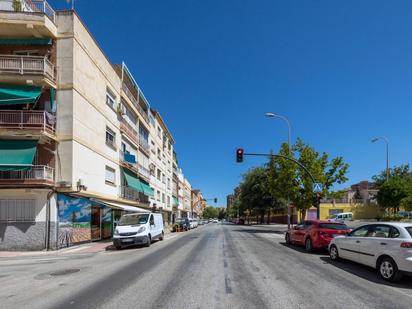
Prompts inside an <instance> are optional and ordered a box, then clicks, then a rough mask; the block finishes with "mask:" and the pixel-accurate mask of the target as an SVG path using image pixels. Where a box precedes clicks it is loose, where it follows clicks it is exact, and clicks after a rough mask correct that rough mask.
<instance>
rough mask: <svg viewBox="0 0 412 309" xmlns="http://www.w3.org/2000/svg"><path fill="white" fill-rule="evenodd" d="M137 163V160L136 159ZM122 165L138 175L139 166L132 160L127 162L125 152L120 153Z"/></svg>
mask: <svg viewBox="0 0 412 309" xmlns="http://www.w3.org/2000/svg"><path fill="white" fill-rule="evenodd" d="M135 161H136V158H135ZM120 163H121V165H122V166H124V167H126V168H128V169H130V170H132V171H133V172H135V173H136V174H137V173H138V172H139V168H138V164H137V163H136V162H134V163H133V162H130V160H127V158H126V157H125V154H124V152H123V151H120Z"/></svg>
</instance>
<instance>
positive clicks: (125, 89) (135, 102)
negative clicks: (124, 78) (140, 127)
mask: <svg viewBox="0 0 412 309" xmlns="http://www.w3.org/2000/svg"><path fill="white" fill-rule="evenodd" d="M122 90H123V92H124V93H125V95H126V97H127V98H128V99H129V100H130V101H131V102H132V104H133V106H134V107H135V108H136V109H137V111H138V112H139V114H140V115H141V116H142V117H143V119H144V120H145V121H146V123H147V124H149V116H148V115H147V112H145V111H144V109H143V108H142V107H141V106H140V104H139V100H138V99H137V98H136V97H135V96H134V95H133V94H132V92H131V91H130V89H129V87H127V85H126V84H125V83H123V85H122Z"/></svg>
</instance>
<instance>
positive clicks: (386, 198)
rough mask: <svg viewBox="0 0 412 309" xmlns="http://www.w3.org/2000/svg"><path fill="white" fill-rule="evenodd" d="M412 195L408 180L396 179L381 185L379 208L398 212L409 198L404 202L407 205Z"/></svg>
mask: <svg viewBox="0 0 412 309" xmlns="http://www.w3.org/2000/svg"><path fill="white" fill-rule="evenodd" d="M410 195H412V187H411V184H410V183H409V182H408V181H407V180H406V179H401V178H398V177H394V178H389V180H388V181H386V182H385V183H383V184H382V185H380V187H379V191H378V195H377V200H378V204H379V207H381V208H383V209H393V211H394V212H398V211H399V207H400V206H401V202H402V200H403V199H405V198H408V199H406V200H405V201H404V202H403V203H404V205H407V203H408V200H409V197H410Z"/></svg>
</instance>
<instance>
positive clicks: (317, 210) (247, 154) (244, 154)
mask: <svg viewBox="0 0 412 309" xmlns="http://www.w3.org/2000/svg"><path fill="white" fill-rule="evenodd" d="M237 154H238V155H239V151H238V152H237ZM242 156H258V157H271V158H273V157H276V158H282V159H286V160H289V161H292V162H295V163H296V164H297V165H299V166H300V167H301V168H302V169H303V170H304V171H305V172H306V173H307V174H308V175H309V177H310V179H311V180H312V183H314V184H315V183H316V180H315V178H314V177H313V175H312V174H311V173H310V172H309V170H308V169H307V168H306V166H304V165H303V164H302V163H300V162H299V161H297V160H295V159H293V158H290V157H287V156H283V155H277V154H265V153H244V152H243V150H242ZM242 161H243V158H242ZM242 161H240V162H242ZM238 162H239V160H238ZM315 204H316V205H315V206H316V217H317V218H318V219H320V198H318V196H316V202H315ZM288 208H289V205H288Z"/></svg>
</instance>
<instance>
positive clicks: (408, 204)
mask: <svg viewBox="0 0 412 309" xmlns="http://www.w3.org/2000/svg"><path fill="white" fill-rule="evenodd" d="M400 206H401V207H402V208H403V209H405V210H406V211H412V194H409V195H408V196H407V197H405V198H403V199H402V200H401V204H400Z"/></svg>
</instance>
